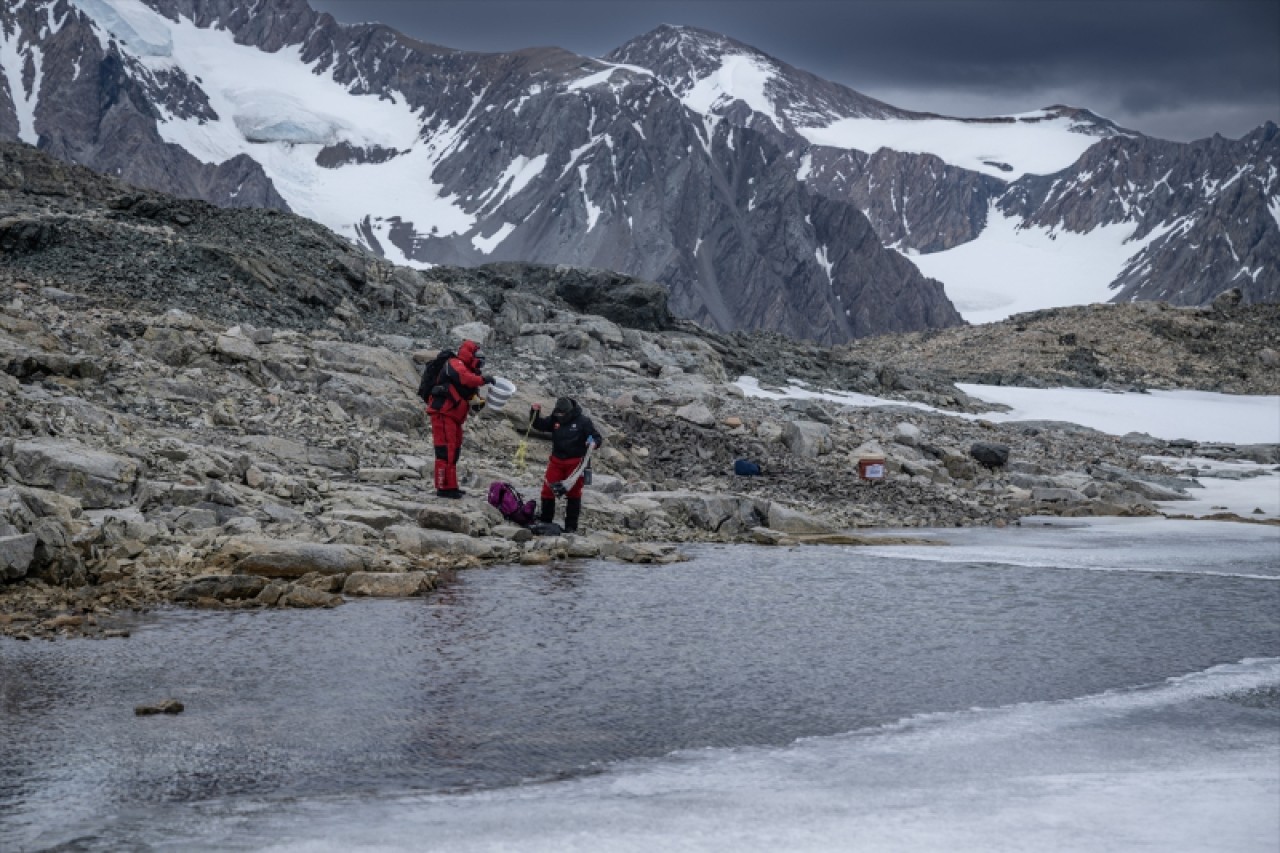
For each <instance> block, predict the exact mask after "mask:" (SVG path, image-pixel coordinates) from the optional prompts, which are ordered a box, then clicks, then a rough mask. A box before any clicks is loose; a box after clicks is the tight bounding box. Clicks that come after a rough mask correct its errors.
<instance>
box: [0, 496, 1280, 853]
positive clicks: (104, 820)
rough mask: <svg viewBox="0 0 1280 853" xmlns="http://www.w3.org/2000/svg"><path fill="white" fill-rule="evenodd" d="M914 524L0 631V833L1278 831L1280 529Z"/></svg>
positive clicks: (701, 837) (1073, 835)
mask: <svg viewBox="0 0 1280 853" xmlns="http://www.w3.org/2000/svg"><path fill="white" fill-rule="evenodd" d="M928 536H930V537H931V538H936V539H940V540H945V541H947V542H948V543H950V544H949V545H948V546H947V547H939V546H929V547H926V546H905V547H876V548H840V547H803V548H786V549H778V548H774V549H770V548H759V547H749V546H723V547H718V546H704V547H698V548H693V549H690V550H689V553H690V555H691V556H692V557H693V559H692V560H691V561H690V562H686V563H680V564H674V565H669V566H634V565H619V564H611V563H605V562H598V561H577V562H568V563H564V564H560V565H551V566H539V567H528V566H507V567H495V568H489V569H478V570H473V571H468V572H464V573H462V574H460V576H459V579H458V581H457V582H456V583H455V584H454V585H452V586H450V587H449V588H447V589H445V590H443V591H440V592H438V593H436V594H434V595H433V596H431V597H429V598H424V599H415V600H396V601H352V602H350V603H348V604H346V605H344V606H342V607H340V608H337V609H336V610H326V611H256V612H247V611H228V612H210V611H182V610H172V611H161V612H156V613H153V614H149V615H147V616H146V617H145V618H144V619H143V620H142V622H141V624H140V625H139V626H138V628H137V629H136V630H135V631H134V634H133V636H132V637H131V638H129V639H127V640H111V641H93V642H91V641H59V642H52V643H50V642H37V643H19V642H17V641H13V640H0V849H5V850H10V849H15V850H40V849H50V848H56V847H58V846H59V845H72V846H66V847H63V848H62V849H76V850H96V849H102V850H115V849H122V848H124V849H144V850H145V849H193V848H196V849H201V848H203V849H265V848H279V849H324V850H328V849H334V850H338V849H358V848H361V847H364V848H366V849H375V848H376V849H408V850H416V849H447V850H454V849H521V850H537V849H547V850H553V849H575V844H576V845H579V846H578V848H577V849H584V850H588V849H590V850H598V849H650V850H651V849H658V848H662V849H681V848H687V849H729V848H728V847H726V846H724V845H725V842H726V841H728V840H729V839H732V840H733V843H732V844H730V845H729V847H733V848H734V849H783V848H785V849H815V850H830V849H846V848H847V849H853V848H854V847H857V846H858V845H863V847H862V848H861V849H865V845H870V846H871V848H872V849H904V850H905V849H921V848H922V847H924V848H928V847H929V846H930V845H931V843H933V842H938V841H939V839H940V838H941V837H942V836H941V835H940V836H937V837H933V836H930V835H929V833H930V832H933V831H937V832H939V833H943V832H944V829H945V827H950V829H945V834H946V837H947V838H948V839H949V842H948V846H949V848H950V849H974V850H981V849H992V846H993V841H994V840H995V839H997V838H1000V839H1004V840H1008V839H1010V838H1021V839H1022V840H1023V841H1026V842H1028V843H1027V844H1024V843H1017V844H1014V847H1017V848H1019V849H1027V847H1028V844H1030V842H1032V841H1034V842H1035V844H1036V845H1040V846H1044V845H1047V849H1054V843H1052V842H1053V841H1054V839H1062V840H1063V843H1062V845H1061V849H1092V848H1093V847H1094V846H1099V847H1103V846H1112V847H1121V848H1124V849H1143V848H1144V847H1149V849H1158V845H1160V844H1163V843H1168V842H1170V841H1172V840H1173V838H1172V833H1173V832H1174V831H1175V830H1176V831H1179V832H1182V833H1183V836H1184V837H1185V838H1188V839H1195V838H1196V837H1197V836H1196V832H1197V831H1200V830H1201V829H1203V832H1205V833H1207V834H1206V835H1205V836H1204V837H1205V838H1210V837H1212V839H1213V841H1214V843H1215V844H1216V845H1221V844H1226V845H1227V846H1225V847H1223V846H1215V847H1214V849H1241V850H1249V849H1266V848H1263V847H1260V846H1257V845H1259V844H1260V843H1263V842H1267V843H1270V842H1274V841H1277V840H1280V817H1278V816H1277V815H1276V813H1275V809H1274V808H1272V809H1264V808H1262V807H1261V804H1263V803H1265V802H1267V800H1266V798H1267V797H1270V798H1271V799H1270V800H1269V802H1270V803H1271V804H1272V805H1274V803H1275V802H1276V799H1275V795H1277V794H1280V560H1277V559H1276V558H1277V556H1280V531H1277V530H1276V529H1275V528H1267V527H1260V526H1250V525H1231V524H1219V523H1182V524H1176V523H1172V522H1164V521H1154V522H1148V521H1147V520H1140V521H1129V522H1125V523H1122V524H1106V523H1104V524H1100V525H1093V526H1088V527H1079V528H1073V527H1066V526H1054V527H1046V528H1038V529H1030V528H1021V529H1013V530H1007V531H995V530H957V531H937V532H932V533H930V534H928ZM167 697H174V698H177V699H179V700H180V701H182V702H183V703H184V704H185V706H186V711H185V712H184V713H183V714H181V715H177V716H157V717H135V716H134V713H133V708H134V706H135V705H137V704H140V703H143V702H151V701H156V700H159V699H163V698H167ZM1054 780H1058V781H1057V782H1055V781H1054ZM926 791H928V792H930V796H928V797H925V796H924V792H926ZM769 792H771V793H769ZM1162 792H1163V793H1162ZM1228 792H1229V793H1230V794H1231V796H1225V794H1226V793H1228ZM1148 795H1149V796H1148ZM1126 798H1128V799H1126ZM1162 798H1163V799H1162ZM1129 800H1132V802H1129ZM1119 803H1128V804H1127V805H1126V806H1125V808H1127V809H1129V810H1130V812H1131V813H1129V814H1127V815H1126V814H1117V813H1115V808H1117V807H1118V806H1117V804H1119ZM1161 803H1164V805H1160V804H1161ZM1188 803H1196V804H1198V805H1196V806H1195V809H1190V808H1189V807H1187V805H1186V804H1188ZM1197 810H1198V812H1199V813H1202V816H1201V817H1197V814H1198V812H1197ZM1099 811H1100V812H1102V813H1103V814H1102V816H1099V815H1098V814H1097V813H1098V812H1099ZM908 813H909V814H913V815H914V818H913V820H912V821H911V822H910V825H911V826H912V827H914V829H912V830H911V831H910V832H908V831H906V830H905V829H903V826H902V825H900V824H899V823H898V818H895V817H894V815H898V816H899V817H900V816H901V815H903V814H908ZM1046 814H1051V815H1057V816H1058V818H1056V819H1057V820H1059V822H1060V823H1061V826H1060V827H1059V829H1060V832H1059V833H1057V834H1055V833H1053V832H1048V831H1047V829H1046V827H1047V824H1046V823H1045V820H1046V817H1045V815H1046ZM1074 814H1092V815H1093V816H1092V817H1091V818H1090V820H1091V821H1092V826H1093V828H1092V829H1088V830H1086V829H1084V828H1083V822H1082V828H1081V830H1080V831H1088V832H1093V833H1101V834H1100V835H1098V836H1097V838H1096V839H1095V840H1096V841H1098V842H1099V843H1098V844H1096V845H1094V844H1090V843H1083V842H1087V840H1088V839H1087V838H1086V837H1082V836H1080V835H1078V834H1077V831H1076V830H1075V829H1074V828H1073V827H1074V826H1075V824H1074V822H1072V821H1071V820H1068V819H1067V818H1068V817H1069V816H1070V815H1074ZM1107 814H1110V817H1107V816H1106V815H1107ZM961 815H963V816H964V817H960V816H961ZM1001 815H1003V816H1001ZM1139 818H1141V819H1140V820H1139ZM1153 819H1154V820H1155V822H1154V823H1153V822H1152V820H1153ZM1223 820H1230V821H1231V822H1232V824H1231V828H1230V830H1229V831H1228V830H1220V832H1219V834H1218V835H1217V836H1214V835H1213V834H1212V833H1211V832H1209V829H1208V827H1209V826H1210V824H1214V823H1219V825H1220V822H1221V821H1223ZM990 821H994V823H991V822H990ZM1051 822H1052V821H1051ZM970 824H973V825H972V826H970V828H969V829H968V830H965V831H959V828H958V827H961V826H968V825H970ZM1139 825H1141V826H1143V827H1146V828H1145V829H1138V827H1139ZM895 827H897V829H895ZM899 830H901V831H899ZM966 832H967V833H968V834H967V835H966ZM1126 833H1128V834H1126ZM1134 833H1137V834H1134ZM1222 833H1225V835H1223V834H1222ZM966 839H967V840H966ZM1102 841H1106V843H1105V844H1103V843H1101V842H1102ZM855 842H856V843H855ZM907 842H911V843H913V844H914V845H915V846H914V847H913V846H911V844H908V843H907ZM895 844H901V845H902V846H899V847H895V846H894V845H895ZM1032 846H1034V845H1032ZM1166 849H1199V848H1196V847H1183V848H1178V847H1177V846H1176V845H1175V847H1173V848H1166ZM1270 849H1275V844H1274V843H1272V844H1271V848H1270Z"/></svg>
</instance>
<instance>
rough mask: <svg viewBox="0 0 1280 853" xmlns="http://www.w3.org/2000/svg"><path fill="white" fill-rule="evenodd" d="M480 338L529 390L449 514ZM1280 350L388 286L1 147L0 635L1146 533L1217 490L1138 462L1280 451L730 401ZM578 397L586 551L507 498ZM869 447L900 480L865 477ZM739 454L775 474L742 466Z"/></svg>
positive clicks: (908, 388)
mask: <svg viewBox="0 0 1280 853" xmlns="http://www.w3.org/2000/svg"><path fill="white" fill-rule="evenodd" d="M1143 335H1148V336H1149V337H1142V336H1143ZM465 337H471V338H475V339H477V340H481V341H482V342H483V343H484V345H485V348H486V350H487V351H488V356H489V365H488V367H487V368H486V371H487V372H490V373H493V374H496V375H499V376H504V377H507V378H509V379H511V380H512V381H513V382H515V383H516V385H517V386H518V391H517V393H516V395H515V397H514V398H513V399H512V400H511V401H510V402H509V403H508V404H507V405H506V406H505V408H504V409H503V410H502V411H501V412H495V411H492V410H489V411H484V412H482V413H480V414H477V415H474V416H473V417H472V419H471V420H470V421H469V422H468V424H467V431H466V443H465V445H464V448H463V453H462V459H461V464H460V469H459V470H460V474H461V476H462V479H463V481H464V488H465V489H466V490H467V491H468V495H467V497H466V498H464V499H463V500H461V501H449V500H442V499H437V498H436V497H435V496H434V490H433V488H432V484H431V479H430V478H431V470H432V465H433V453H432V446H431V441H430V430H429V427H428V423H427V420H426V418H425V416H424V415H423V411H422V405H421V402H420V401H419V400H418V399H417V398H416V396H415V390H416V388H417V384H418V376H419V373H420V371H421V368H422V365H423V364H424V363H425V362H426V361H427V360H429V359H430V358H431V356H433V355H434V353H435V352H436V350H437V349H438V348H440V347H442V346H450V347H456V346H457V345H458V343H459V342H460V341H461V340H462V339H463V338H465ZM1278 338H1280V322H1277V314H1276V306H1265V305H1261V306H1249V307H1242V306H1237V305H1232V304H1230V299H1224V300H1223V301H1221V302H1220V303H1219V304H1218V305H1217V306H1216V307H1215V308H1206V309H1170V308H1167V307H1166V306H1161V305H1155V304H1147V305H1123V306H1091V307H1084V308H1072V309H1059V310H1057V311H1050V312H1040V313H1038V314H1035V315H1022V316H1020V317H1015V318H1013V319H1011V320H1009V321H1006V322H1005V323H1002V324H994V325H991V326H983V327H966V328H961V329H952V330H948V331H946V332H939V333H933V334H925V335H911V336H892V337H884V338H875V339H870V340H866V341H859V342H856V343H855V344H853V345H850V346H847V347H841V348H838V349H835V350H832V349H828V348H824V347H820V346H816V345H811V344H805V343H802V342H795V341H789V340H786V339H783V338H780V337H778V336H776V335H748V334H741V333H738V334H733V335H722V334H712V333H708V332H705V331H703V330H701V329H699V328H698V327H696V326H693V325H692V324H690V323H687V322H684V321H681V320H679V319H676V318H673V317H672V316H671V315H670V314H669V312H668V311H667V307H666V302H665V295H664V291H662V289H661V288H658V287H656V286H655V285H651V284H647V283H644V282H638V281H633V280H630V279H625V278H624V277H620V276H617V275H615V274H613V273H607V272H603V271H593V270H579V269H567V268H551V267H535V266H527V267H526V266H521V265H510V264H508V265H494V266H491V267H482V268H479V269H471V270H465V269H456V268H438V269H433V270H427V271H418V270H412V269H407V268H397V267H392V266H391V265H389V264H387V263H386V262H384V261H382V260H380V259H377V258H375V257H373V256H371V255H368V254H367V253H364V252H362V251H360V250H358V249H356V248H354V247H352V246H349V245H347V244H346V243H345V242H343V241H341V240H340V239H338V238H337V237H335V236H334V235H332V234H331V233H329V232H327V231H326V230H325V229H323V228H321V227H320V226H317V225H315V224H314V223H310V222H308V221H306V220H302V219H299V218H296V217H293V216H291V215H288V214H280V213H278V212H274V211H259V210H220V209H217V208H213V207H211V206H209V205H205V204H203V203H200V202H193V201H184V200H178V199H172V198H168V197H164V196H159V195H156V194H153V193H144V192H141V191H138V190H134V189H132V188H129V187H126V186H124V185H122V184H117V183H115V182H113V181H111V180H110V179H107V178H102V177H99V176H96V175H93V174H92V173H88V172H86V171H84V170H80V169H77V168H75V167H69V166H65V165H61V164H56V163H54V162H52V161H50V160H48V159H47V158H43V157H42V156H40V155H38V154H36V153H35V152H34V151H33V150H32V149H27V148H24V147H21V146H0V632H2V633H3V634H7V635H10V636H14V637H20V638H31V637H37V636H56V635H59V634H76V635H86V636H96V637H111V636H122V635H125V634H127V632H128V625H129V622H130V618H131V614H132V613H133V612H134V611H136V610H138V609H141V608H147V607H152V606H156V605H160V604H166V603H177V604H182V605H186V606H195V607H329V606H335V605H338V604H340V603H342V601H343V600H344V599H346V598H350V597H354V596H365V595H373V596H408V595H421V594H424V593H427V592H429V591H430V590H431V589H433V588H435V587H436V586H438V585H439V584H440V583H442V582H443V581H445V580H447V579H448V577H449V576H450V575H451V573H453V572H455V571H457V570H460V569H465V568H468V567H473V566H477V565H482V564H486V563H493V562H518V563H528V564H540V563H546V562H550V561H554V560H561V559H566V558H579V557H604V558H607V559H616V560H622V561H628V562H634V563H646V562H665V561H675V560H680V559H682V558H683V557H682V555H681V552H680V550H679V546H680V544H681V543H686V542H698V541H715V542H756V543H760V544H761V545H788V544H797V543H804V542H836V543H839V542H846V543H850V544H858V543H859V542H864V541H868V537H869V533H868V529H869V528H914V527H924V526H931V527H939V526H941V527H952V526H959V525H1008V524H1015V523H1017V522H1018V519H1020V518H1022V517H1024V516H1027V515H1033V514H1050V515H1066V516H1087V515H1152V514H1156V513H1157V510H1156V508H1155V505H1154V502H1155V501H1164V500H1174V499H1177V498H1178V497H1179V496H1180V495H1182V496H1185V495H1186V488H1187V487H1188V486H1190V485H1194V484H1192V483H1190V482H1189V481H1188V480H1186V479H1183V478H1181V477H1180V476H1178V475H1175V474H1174V473H1173V472H1172V471H1170V470H1168V469H1165V468H1162V467H1161V466H1159V465H1155V464H1153V463H1150V462H1147V461H1144V460H1143V459H1142V457H1143V456H1144V455H1149V454H1156V453H1158V454H1165V455H1186V456H1190V455H1196V456H1217V457H1219V458H1244V459H1251V460H1253V461H1256V462H1259V463H1264V464H1267V465H1275V464H1280V447H1277V446H1276V445H1265V446H1250V447H1229V446H1205V445H1196V444H1195V443H1194V442H1189V441H1182V442H1167V441H1162V440H1158V439H1154V438H1151V437H1150V436H1142V435H1130V436H1125V437H1122V438H1117V437H1112V436H1107V435H1104V434H1102V433H1098V432H1095V431H1092V430H1088V429H1084V428H1080V427H1074V426H1070V425H1067V424H1061V423H1036V424H1026V423H1023V424H1018V423H1012V424H1003V425H996V424H994V423H991V422H989V421H985V420H981V419H980V418H979V419H973V420H968V419H961V418H957V417H952V416H949V415H945V414H938V413H928V412H924V411H921V410H919V409H913V408H907V407H893V408H879V409H849V408H843V407H839V406H836V405H832V404H826V403H816V402H803V401H782V402H773V401H768V400H762V399H748V398H745V397H744V396H743V394H742V392H741V391H740V390H739V389H738V388H737V387H735V386H733V385H732V384H731V383H732V382H733V380H734V379H736V378H737V377H738V376H740V375H742V374H749V375H752V376H756V377H758V378H759V379H760V380H761V381H762V382H763V383H764V384H766V385H768V384H770V383H778V382H781V381H783V380H784V379H785V378H787V377H796V378H800V379H803V380H805V381H808V382H811V383H813V384H815V385H819V386H822V387H829V388H835V389H843V390H851V391H861V392H865V393H873V394H878V395H881V396H888V397H896V398H900V399H903V400H912V401H921V402H927V403H929V404H931V405H934V406H937V407H939V408H944V409H952V410H956V411H966V412H970V413H973V412H979V411H980V405H979V404H978V403H977V402H976V401H974V400H972V399H970V398H968V397H966V396H965V395H964V394H963V393H961V392H960V391H959V390H957V389H956V388H955V387H954V386H953V385H952V382H954V381H961V380H964V381H984V382H992V383H999V382H1003V383H1005V384H1073V385H1084V386H1099V385H1111V386H1118V387H1187V388H1203V389H1206V390H1223V391H1233V392H1247V393H1269V394H1275V393H1277V386H1278V385H1280V380H1278V379H1277V376H1278V371H1277V366H1276V365H1277V358H1276V350H1277V349H1280V339H1278ZM562 395H568V396H572V397H575V398H576V399H577V400H578V401H579V402H580V403H582V405H583V406H584V408H585V409H586V410H587V411H588V413H589V414H590V415H591V416H592V418H593V419H594V420H595V422H596V424H597V426H598V427H599V428H600V429H601V431H602V432H603V433H604V435H605V437H606V443H605V445H604V447H603V448H601V450H600V451H599V452H598V454H597V455H596V460H595V465H594V474H595V476H594V482H593V484H592V486H590V487H589V488H588V489H587V492H586V495H585V500H584V511H583V528H584V532H583V533H581V534H579V535H574V536H563V537H534V536H532V535H531V534H530V532H529V531H528V530H525V529H523V528H519V527H515V526H513V525H510V524H506V523H504V522H503V521H502V519H501V518H500V516H498V514H497V513H496V512H495V511H494V510H492V509H491V508H489V507H488V506H487V504H486V502H485V500H484V494H485V491H486V489H487V487H488V484H489V483H490V482H491V481H493V480H497V479H502V480H509V481H511V482H513V483H515V484H516V485H517V487H518V488H520V489H521V490H522V491H523V492H524V493H525V495H526V497H535V494H534V493H535V492H536V491H537V486H538V485H539V484H540V481H541V474H542V466H543V464H544V463H545V459H546V455H547V450H548V443H547V441H546V440H545V436H540V435H537V434H533V435H529V434H528V433H527V431H526V427H527V425H528V409H529V404H530V403H532V402H534V401H539V402H542V403H543V404H544V405H547V404H549V403H550V402H552V401H553V400H554V399H555V398H556V397H557V396H562ZM522 443H524V444H525V445H526V446H527V459H528V467H527V468H525V469H521V468H520V467H519V466H518V465H517V462H518V460H519V454H518V453H517V450H518V448H519V447H520V446H521V445H522ZM1005 453H1007V459H1008V461H1007V463H1006V464H1004V465H1003V466H999V467H995V468H989V467H987V466H985V465H983V464H982V463H981V462H979V461H978V460H979V459H980V458H981V459H985V460H988V461H990V460H991V459H993V458H995V459H998V458H999V457H1000V456H1001V455H1003V454H1005ZM993 454H994V455H993ZM869 456H879V457H883V458H884V459H885V461H886V468H887V472H886V477H885V479H884V480H882V481H878V482H870V481H865V480H860V479H859V478H858V476H857V469H858V461H859V459H860V458H864V457H869ZM741 457H746V458H749V459H752V460H755V461H757V462H759V463H760V464H761V465H762V467H763V469H764V471H765V475H764V476H761V477H737V476H734V475H733V473H732V469H733V461H734V460H735V459H737V458H741ZM561 511H562V508H561ZM1242 520H1246V519H1242ZM875 535H876V536H877V537H878V538H877V540H876V541H894V537H892V536H886V534H885V532H884V531H883V530H877V531H876V534H875ZM903 535H905V534H903Z"/></svg>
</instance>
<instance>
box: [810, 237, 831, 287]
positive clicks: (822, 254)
mask: <svg viewBox="0 0 1280 853" xmlns="http://www.w3.org/2000/svg"><path fill="white" fill-rule="evenodd" d="M813 254H814V256H815V257H817V259H818V265H819V266H821V267H822V268H823V269H824V270H825V271H826V273H827V284H828V285H831V284H834V283H835V281H834V279H832V278H831V267H832V263H831V261H829V260H827V247H826V246H819V247H818V248H817V249H815V250H814V252H813Z"/></svg>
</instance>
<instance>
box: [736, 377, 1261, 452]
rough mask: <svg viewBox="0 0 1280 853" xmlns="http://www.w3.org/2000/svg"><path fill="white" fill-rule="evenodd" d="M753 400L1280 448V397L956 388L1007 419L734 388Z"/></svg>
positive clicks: (798, 386) (847, 395) (839, 396)
mask: <svg viewBox="0 0 1280 853" xmlns="http://www.w3.org/2000/svg"><path fill="white" fill-rule="evenodd" d="M734 384H735V385H737V386H738V387H739V388H741V389H742V391H743V393H744V394H746V396H748V397H762V398H765V399H770V400H784V399H796V400H827V401H830V402H833V403H839V404H841V405H845V406H853V407H858V408H865V407H879V406H898V407H903V406H905V407H907V408H912V409H920V410H922V411H928V412H934V413H935V414H941V415H948V416H950V417H957V418H965V419H967V420H986V421H991V422H993V423H1007V422H1009V421H1064V422H1066V423H1073V424H1079V425H1080V426H1085V427H1089V428H1090V429H1096V430H1098V431H1100V432H1105V433H1108V434H1110V435H1124V434H1126V433H1130V432H1145V433H1147V434H1148V435H1151V436H1154V437H1156V438H1163V439H1167V440H1173V439H1177V438H1187V439H1191V440H1193V441H1203V442H1215V441H1221V442H1229V443H1232V444H1276V443H1280V396H1274V395H1272V396H1262V395H1253V396H1250V395H1244V394H1218V393H1215V392H1212V391H1150V392H1148V393H1145V394H1143V393H1137V392H1129V391H1126V392H1120V391H1102V390H1098V389H1093V388H1017V387H1012V386H1005V385H970V384H961V383H957V384H956V387H957V388H959V389H960V390H961V391H963V392H964V393H966V394H968V395H969V396H971V397H976V398H977V399H979V400H984V401H986V402H988V403H1000V404H1002V405H1005V406H1009V407H1010V410H1009V411H1007V412H982V413H980V414H967V413H963V412H952V411H948V410H946V409H935V408H933V407H932V406H928V405H926V404H924V403H913V402H909V401H903V400H889V399H885V398H882V397H872V396H869V395H867V394H857V393H853V392H845V391H830V390H825V389H813V388H810V387H809V386H808V385H807V384H806V383H803V382H799V381H797V380H792V381H791V383H790V384H789V385H787V386H786V387H785V388H778V389H773V388H768V389H766V388H762V387H761V386H760V383H759V381H757V380H756V379H754V378H753V377H750V376H742V377H739V379H738V380H737V381H736V382H734Z"/></svg>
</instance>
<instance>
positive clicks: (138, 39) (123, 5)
mask: <svg viewBox="0 0 1280 853" xmlns="http://www.w3.org/2000/svg"><path fill="white" fill-rule="evenodd" d="M72 2H73V3H74V4H75V5H76V6H78V7H79V8H80V9H82V10H83V11H84V13H85V14H87V15H88V16H89V17H90V18H92V19H93V20H94V23H96V24H97V25H98V26H99V27H101V28H102V29H104V30H106V31H107V32H109V33H110V34H111V35H113V36H115V37H116V38H117V39H119V40H120V41H121V42H123V43H124V45H125V46H126V47H128V48H129V50H131V51H133V52H134V53H136V54H139V55H141V56H171V55H172V54H173V34H172V33H171V32H170V30H169V28H168V27H167V26H166V25H165V23H164V20H163V19H162V18H161V17H160V16H159V15H157V14H156V13H155V12H153V11H152V10H150V9H148V8H147V7H146V6H143V5H142V4H141V3H139V2H138V0H72Z"/></svg>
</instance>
